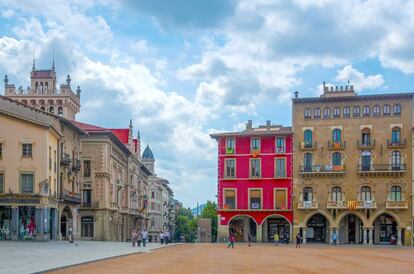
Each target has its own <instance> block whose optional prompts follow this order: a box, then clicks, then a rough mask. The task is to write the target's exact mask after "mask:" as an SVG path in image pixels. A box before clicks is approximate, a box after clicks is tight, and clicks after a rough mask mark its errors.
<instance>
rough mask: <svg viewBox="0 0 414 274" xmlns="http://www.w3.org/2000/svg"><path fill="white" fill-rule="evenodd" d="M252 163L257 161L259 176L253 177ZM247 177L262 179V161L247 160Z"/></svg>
mask: <svg viewBox="0 0 414 274" xmlns="http://www.w3.org/2000/svg"><path fill="white" fill-rule="evenodd" d="M253 161H258V162H259V176H253V174H252V173H253V169H252V167H253V166H252V162H253ZM249 175H250V178H252V179H253V178H262V161H261V159H260V158H250V159H249Z"/></svg>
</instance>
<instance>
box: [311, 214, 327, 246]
mask: <svg viewBox="0 0 414 274" xmlns="http://www.w3.org/2000/svg"><path fill="white" fill-rule="evenodd" d="M306 226H307V228H306V242H307V243H327V241H328V238H329V237H328V236H327V235H328V221H327V219H326V218H325V216H323V215H322V214H320V213H317V214H315V215H313V216H312V217H310V218H309V220H308V222H307V223H306Z"/></svg>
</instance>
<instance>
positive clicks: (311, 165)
mask: <svg viewBox="0 0 414 274" xmlns="http://www.w3.org/2000/svg"><path fill="white" fill-rule="evenodd" d="M307 155H310V166H309V167H308V165H307V162H308V161H307V158H308V157H307ZM312 169H313V154H312V153H310V152H306V153H305V154H303V170H304V171H305V172H312Z"/></svg>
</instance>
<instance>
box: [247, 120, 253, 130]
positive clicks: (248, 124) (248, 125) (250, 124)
mask: <svg viewBox="0 0 414 274" xmlns="http://www.w3.org/2000/svg"><path fill="white" fill-rule="evenodd" d="M252 128H253V122H252V120H247V123H246V130H251V129H252Z"/></svg>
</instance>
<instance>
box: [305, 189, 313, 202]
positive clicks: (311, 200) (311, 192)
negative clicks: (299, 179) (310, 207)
mask: <svg viewBox="0 0 414 274" xmlns="http://www.w3.org/2000/svg"><path fill="white" fill-rule="evenodd" d="M308 189H310V190H311V191H310V192H308V191H305V190H308ZM313 192H314V191H313V187H310V186H305V187H304V188H303V189H302V200H303V202H313V198H314V197H313V196H314V195H313ZM305 193H307V194H308V196H309V193H310V194H311V195H310V198H311V199H310V200H305Z"/></svg>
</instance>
